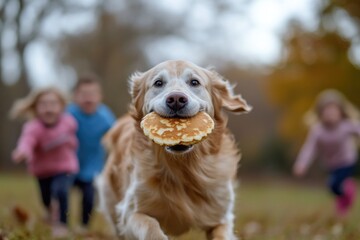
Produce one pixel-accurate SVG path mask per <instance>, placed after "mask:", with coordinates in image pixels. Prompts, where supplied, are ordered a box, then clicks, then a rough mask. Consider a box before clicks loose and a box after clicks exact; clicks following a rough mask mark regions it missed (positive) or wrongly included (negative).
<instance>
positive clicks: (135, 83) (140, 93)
mask: <svg viewBox="0 0 360 240" xmlns="http://www.w3.org/2000/svg"><path fill="white" fill-rule="evenodd" d="M144 75H145V74H144V73H141V72H135V73H134V74H132V75H131V76H130V78H129V92H130V95H131V103H132V105H133V106H134V107H135V109H136V111H137V112H139V113H140V112H141V111H142V106H143V104H144V95H145V79H144V78H145V76H144Z"/></svg>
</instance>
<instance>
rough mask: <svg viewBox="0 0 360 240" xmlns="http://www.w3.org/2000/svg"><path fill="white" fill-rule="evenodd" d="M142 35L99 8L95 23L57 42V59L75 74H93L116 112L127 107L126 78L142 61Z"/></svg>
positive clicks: (122, 111)
mask: <svg viewBox="0 0 360 240" xmlns="http://www.w3.org/2000/svg"><path fill="white" fill-rule="evenodd" d="M142 37H144V36H143V35H142V34H141V33H139V32H138V31H136V29H135V28H134V27H133V26H131V25H127V24H124V25H123V24H121V23H119V22H118V21H117V19H116V16H114V15H112V14H109V13H107V12H101V13H100V16H99V20H98V22H97V24H96V27H95V28H94V29H93V30H92V31H90V32H88V33H84V34H80V35H73V36H71V35H69V36H66V37H65V38H63V39H62V40H61V42H60V48H61V49H62V50H61V56H60V57H61V59H62V61H63V63H64V64H66V65H70V66H72V67H73V68H74V69H75V71H76V72H77V74H82V73H84V72H93V73H95V74H97V75H98V76H99V77H100V79H101V81H102V85H103V88H104V93H106V94H105V96H104V98H105V102H106V103H108V104H109V105H110V107H111V108H112V109H114V110H115V112H116V113H117V114H119V113H124V112H125V111H126V110H127V104H124V103H128V102H129V95H128V86H127V79H128V78H129V76H130V74H131V73H132V72H134V71H135V70H145V69H137V67H138V66H144V65H146V63H145V60H144V56H143V55H142V52H141V51H140V47H139V46H138V40H139V39H140V38H142Z"/></svg>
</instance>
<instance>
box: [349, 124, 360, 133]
mask: <svg viewBox="0 0 360 240" xmlns="http://www.w3.org/2000/svg"><path fill="white" fill-rule="evenodd" d="M351 132H352V133H353V134H355V135H356V136H357V137H360V123H359V122H356V123H352V124H351Z"/></svg>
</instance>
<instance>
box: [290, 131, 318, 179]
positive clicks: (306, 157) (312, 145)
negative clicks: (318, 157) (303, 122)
mask: <svg viewBox="0 0 360 240" xmlns="http://www.w3.org/2000/svg"><path fill="white" fill-rule="evenodd" d="M317 138H318V137H317V131H316V129H314V128H313V129H311V131H310V133H309V134H308V137H307V139H306V141H305V143H304V145H303V147H302V148H301V150H300V153H299V155H298V157H297V159H296V162H295V164H294V167H293V173H294V175H295V176H299V177H300V176H303V175H304V174H305V173H306V171H307V169H308V167H309V165H310V164H311V162H312V161H313V159H314V156H315V153H316V145H317Z"/></svg>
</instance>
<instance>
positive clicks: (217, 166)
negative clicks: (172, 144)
mask: <svg viewBox="0 0 360 240" xmlns="http://www.w3.org/2000/svg"><path fill="white" fill-rule="evenodd" d="M228 154H232V152H231V151H230V152H227V154H225V153H223V155H222V158H223V159H219V157H218V155H217V156H211V155H210V156H207V157H206V158H204V159H197V157H196V154H193V155H191V156H187V157H185V158H171V157H170V158H169V156H168V155H166V154H163V153H160V154H159V153H155V154H154V152H153V153H152V154H149V153H146V152H144V155H143V156H136V158H137V159H136V160H135V162H137V161H140V162H141V163H140V162H139V164H135V168H134V172H133V174H134V175H133V176H134V178H135V179H136V183H133V184H134V185H133V188H132V189H133V192H132V193H131V195H132V197H131V198H132V201H133V202H134V205H133V207H134V209H133V211H138V212H141V213H144V214H147V215H149V216H152V217H154V218H156V219H157V220H158V221H159V223H160V225H161V228H162V229H163V230H164V231H165V232H166V233H167V234H171V235H180V234H182V233H184V232H186V231H187V230H189V228H190V227H193V226H197V227H199V228H202V229H207V228H211V227H213V226H215V225H216V224H218V223H219V219H225V218H227V217H230V216H228V214H229V213H230V214H231V212H232V205H233V201H234V193H233V187H232V179H231V177H229V175H228V174H229V173H230V172H232V171H234V167H235V169H236V162H237V161H236V160H235V161H234V160H232V159H233V158H234V157H235V156H228ZM154 155H155V156H157V157H158V159H156V160H155V161H154V159H147V158H146V157H145V156H153V157H154ZM228 161H233V162H234V163H235V166H233V164H228ZM225 166H226V168H231V167H232V168H233V169H223V168H224V167H225ZM224 170H225V171H224ZM223 173H227V174H226V175H224V174H223Z"/></svg>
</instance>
